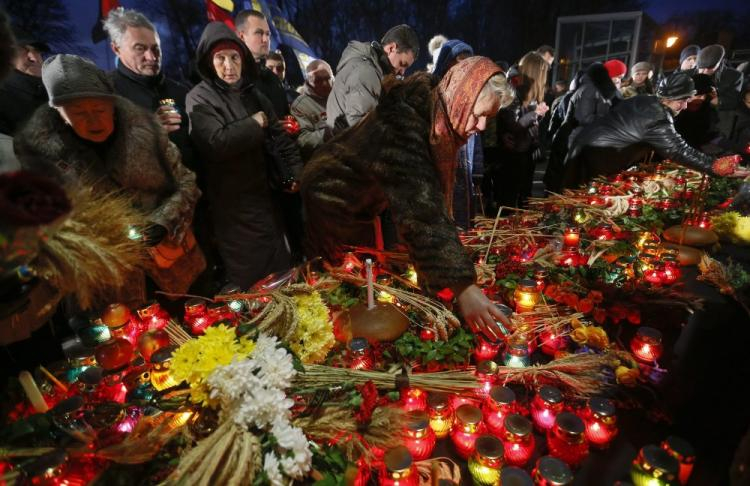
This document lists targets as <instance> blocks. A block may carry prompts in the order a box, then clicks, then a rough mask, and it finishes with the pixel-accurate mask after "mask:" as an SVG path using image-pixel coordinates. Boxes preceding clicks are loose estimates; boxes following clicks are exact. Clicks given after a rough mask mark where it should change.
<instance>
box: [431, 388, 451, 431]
mask: <svg viewBox="0 0 750 486" xmlns="http://www.w3.org/2000/svg"><path fill="white" fill-rule="evenodd" d="M427 407H428V413H429V416H430V428H431V429H432V431H433V432H435V437H437V438H438V439H442V438H444V437H448V434H450V431H451V428H452V427H453V409H452V408H451V406H450V402H449V400H448V395H447V394H446V393H442V392H430V394H429V395H428V396H427Z"/></svg>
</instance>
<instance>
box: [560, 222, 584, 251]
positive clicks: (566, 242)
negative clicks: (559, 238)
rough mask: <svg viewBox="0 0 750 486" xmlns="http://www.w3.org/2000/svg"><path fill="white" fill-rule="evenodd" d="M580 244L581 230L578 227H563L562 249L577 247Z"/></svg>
mask: <svg viewBox="0 0 750 486" xmlns="http://www.w3.org/2000/svg"><path fill="white" fill-rule="evenodd" d="M580 244H581V230H580V229H579V228H574V227H569V228H565V232H564V233H563V249H565V250H573V249H577V248H578V247H579V246H580Z"/></svg>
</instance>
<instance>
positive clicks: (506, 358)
mask: <svg viewBox="0 0 750 486" xmlns="http://www.w3.org/2000/svg"><path fill="white" fill-rule="evenodd" d="M503 364H505V366H509V367H511V368H525V367H527V366H531V357H529V345H528V344H525V343H518V344H511V345H509V346H508V349H506V350H505V353H503Z"/></svg>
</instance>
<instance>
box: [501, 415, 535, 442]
mask: <svg viewBox="0 0 750 486" xmlns="http://www.w3.org/2000/svg"><path fill="white" fill-rule="evenodd" d="M531 429H532V425H531V422H530V421H529V419H527V418H526V417H524V416H523V415H519V414H517V413H512V414H510V415H508V416H507V417H505V431H506V432H507V433H508V434H510V435H512V436H515V437H517V438H524V437H528V436H529V435H531Z"/></svg>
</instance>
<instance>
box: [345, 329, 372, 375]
mask: <svg viewBox="0 0 750 486" xmlns="http://www.w3.org/2000/svg"><path fill="white" fill-rule="evenodd" d="M347 348H348V361H349V368H351V369H353V370H369V369H372V367H373V365H374V364H375V362H374V360H373V357H372V352H371V350H370V343H369V342H368V341H367V339H365V338H361V337H360V338H353V339H352V340H351V341H349V344H348V345H347Z"/></svg>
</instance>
